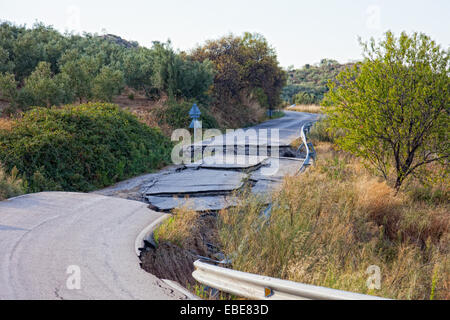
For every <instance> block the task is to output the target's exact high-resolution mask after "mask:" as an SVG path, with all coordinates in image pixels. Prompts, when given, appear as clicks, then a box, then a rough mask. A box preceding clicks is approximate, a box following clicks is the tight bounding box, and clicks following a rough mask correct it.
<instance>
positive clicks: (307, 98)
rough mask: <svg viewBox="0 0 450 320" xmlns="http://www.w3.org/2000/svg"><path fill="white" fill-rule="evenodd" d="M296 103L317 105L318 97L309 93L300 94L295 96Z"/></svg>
mask: <svg viewBox="0 0 450 320" xmlns="http://www.w3.org/2000/svg"><path fill="white" fill-rule="evenodd" d="M294 103H295V104H297V105H300V104H316V103H317V97H316V96H315V95H314V94H311V93H307V92H299V93H297V94H296V95H295V96H294Z"/></svg>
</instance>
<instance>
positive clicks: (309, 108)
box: [286, 104, 323, 113]
mask: <svg viewBox="0 0 450 320" xmlns="http://www.w3.org/2000/svg"><path fill="white" fill-rule="evenodd" d="M286 110H288V111H297V112H307V113H323V107H321V106H318V105H314V104H312V105H307V104H301V105H296V106H295V107H288V108H287V109H286Z"/></svg>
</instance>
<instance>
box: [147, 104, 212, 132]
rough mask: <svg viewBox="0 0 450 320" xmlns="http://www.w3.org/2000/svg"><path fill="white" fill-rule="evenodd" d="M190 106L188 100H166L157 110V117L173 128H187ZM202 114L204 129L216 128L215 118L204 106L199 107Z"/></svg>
mask: <svg viewBox="0 0 450 320" xmlns="http://www.w3.org/2000/svg"><path fill="white" fill-rule="evenodd" d="M191 108H192V103H190V102H186V101H183V102H176V101H171V102H168V105H167V107H165V108H161V109H159V110H157V111H156V112H157V117H158V118H159V119H161V122H163V123H165V124H167V125H169V126H170V127H171V128H173V129H178V128H188V127H189V125H190V124H191V121H192V119H191V117H190V116H189V110H191ZM199 108H200V111H201V113H202V115H201V116H200V120H201V121H202V126H203V128H204V129H211V128H218V126H219V125H218V124H217V121H216V119H215V118H214V117H213V116H212V115H211V114H210V113H209V111H208V110H207V109H206V108H203V107H199Z"/></svg>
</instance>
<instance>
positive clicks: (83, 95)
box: [60, 50, 99, 103]
mask: <svg viewBox="0 0 450 320" xmlns="http://www.w3.org/2000/svg"><path fill="white" fill-rule="evenodd" d="M60 65H61V66H60V69H61V73H62V74H63V76H64V78H65V79H67V81H68V85H69V87H70V88H71V89H72V90H73V94H74V96H75V97H76V98H77V99H78V100H79V101H80V103H81V102H83V99H89V98H91V96H92V83H93V80H94V78H95V75H96V74H97V72H98V69H99V63H98V61H97V60H96V59H95V57H92V56H86V55H81V57H80V53H79V51H78V50H71V51H69V52H67V53H66V54H64V55H63V56H62V57H61V60H60Z"/></svg>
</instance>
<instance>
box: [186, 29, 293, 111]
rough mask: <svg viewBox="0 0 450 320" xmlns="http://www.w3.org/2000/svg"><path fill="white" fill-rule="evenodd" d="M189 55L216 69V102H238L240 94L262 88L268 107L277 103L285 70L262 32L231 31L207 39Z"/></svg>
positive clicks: (240, 98)
mask: <svg viewBox="0 0 450 320" xmlns="http://www.w3.org/2000/svg"><path fill="white" fill-rule="evenodd" d="M192 56H193V58H194V59H196V60H198V61H206V60H210V61H212V62H213V63H214V66H215V68H216V71H217V72H216V74H215V77H214V85H213V88H212V94H213V97H214V98H215V99H216V102H217V103H219V104H222V105H226V104H230V103H240V102H242V97H243V96H246V95H249V94H251V93H252V92H253V90H254V89H257V88H259V89H262V90H263V91H264V94H265V95H266V98H267V104H268V106H269V108H275V107H277V106H278V104H279V103H280V92H281V89H282V88H283V86H284V85H285V82H286V74H285V72H284V71H283V70H282V69H281V68H280V66H279V65H278V61H277V56H276V54H275V50H274V49H273V48H272V47H270V45H269V44H268V42H267V40H266V39H265V38H264V37H263V36H262V35H259V34H250V33H245V34H244V35H243V36H241V37H236V36H233V35H232V34H231V35H229V36H226V37H222V38H220V39H219V40H209V41H207V42H206V44H205V45H204V46H203V47H199V48H197V49H196V50H195V51H194V52H193V54H192Z"/></svg>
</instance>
